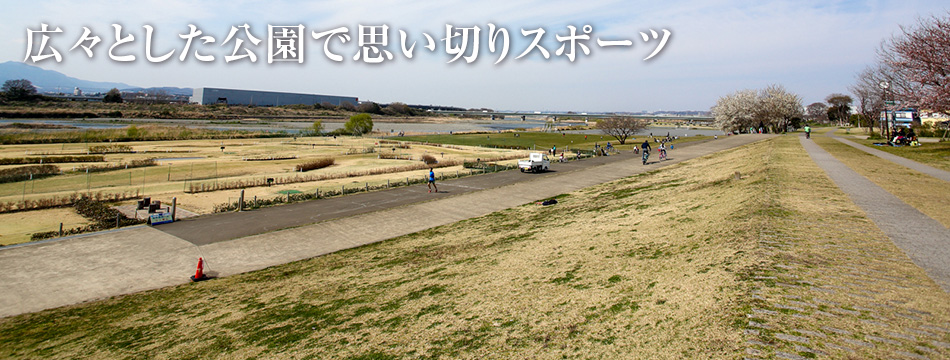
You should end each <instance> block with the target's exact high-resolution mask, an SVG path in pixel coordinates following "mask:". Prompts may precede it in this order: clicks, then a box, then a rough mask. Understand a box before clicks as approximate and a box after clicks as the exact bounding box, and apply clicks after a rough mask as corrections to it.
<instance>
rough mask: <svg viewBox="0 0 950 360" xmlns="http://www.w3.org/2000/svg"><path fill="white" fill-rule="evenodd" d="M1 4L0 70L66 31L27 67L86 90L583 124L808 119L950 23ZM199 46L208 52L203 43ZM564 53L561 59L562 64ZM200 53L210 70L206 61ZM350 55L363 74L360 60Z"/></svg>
mask: <svg viewBox="0 0 950 360" xmlns="http://www.w3.org/2000/svg"><path fill="white" fill-rule="evenodd" d="M2 1H3V8H4V11H3V12H2V14H0V62H5V61H24V58H27V51H28V50H32V52H31V55H36V54H37V51H39V50H40V46H39V43H40V40H41V38H42V35H43V34H40V33H35V34H34V35H33V45H32V49H27V45H28V41H27V39H28V36H27V33H28V32H27V30H28V29H29V30H34V31H36V30H40V29H41V24H44V23H45V24H48V25H49V30H53V29H56V28H57V27H58V28H60V29H61V30H62V32H60V33H48V34H47V35H49V36H50V40H49V42H48V44H47V46H48V47H52V48H53V49H56V50H58V51H59V52H60V54H61V56H62V60H61V61H58V62H57V61H56V60H55V58H53V57H50V58H47V59H44V60H40V61H36V62H34V61H32V59H29V58H27V59H26V63H28V64H31V65H35V66H40V67H42V68H44V69H49V70H56V71H59V72H62V73H64V74H66V75H68V76H72V77H76V78H80V79H84V80H93V81H114V82H123V83H126V84H130V85H133V86H141V87H157V86H175V87H191V88H196V87H222V88H237V89H255V90H270V91H285V92H301V93H313V94H326V95H343V96H356V97H358V98H359V99H360V100H369V101H375V102H378V103H390V102H404V103H408V104H437V105H448V106H459V107H465V108H482V107H485V108H492V109H496V110H523V111H529V110H531V111H578V112H609V111H663V110H708V109H709V107H710V106H712V105H714V104H715V102H716V100H717V99H718V98H719V97H720V96H724V95H727V94H730V93H732V92H735V91H737V90H742V89H758V88H764V87H766V86H768V85H770V84H779V85H783V86H784V87H785V88H786V89H787V90H789V91H791V92H793V93H796V94H799V95H800V96H801V97H802V101H803V104H805V105H807V104H810V103H812V102H816V101H822V100H823V99H824V98H825V97H826V96H827V95H829V94H831V93H836V92H840V93H847V91H848V90H847V89H848V86H849V85H850V84H851V83H853V82H854V76H855V74H857V73H858V72H859V71H861V70H862V69H864V68H865V67H866V66H868V65H871V64H873V63H874V60H875V50H876V49H877V48H878V47H880V44H881V42H882V41H883V40H885V39H887V38H890V37H891V36H894V35H896V34H899V33H900V31H901V26H912V25H913V24H915V23H916V21H917V19H918V18H920V17H929V16H932V15H939V16H947V14H948V10H950V5H948V4H947V2H946V0H939V1H930V0H920V1H915V0H906V1H891V0H879V1H858V0H843V1H835V0H787V1H784V0H783V1H770V0H760V1H727V0H670V1H664V2H658V1H639V0H633V1H631V0H586V1H564V0H527V1H517V0H513V1H494V0H491V1H468V0H442V1H393V0H386V1H384V0H372V1H362V0H331V1H322V0H308V1H292V0H284V1H280V0H277V1H252V0H231V1H184V0H161V1H151V0H140V1H122V0H110V1H100V0H87V1H63V0H47V1H42V2H25V1H11V0H2ZM114 24H118V25H121V26H122V37H125V36H128V35H129V34H131V35H133V36H134V37H135V39H134V40H133V41H132V42H130V43H126V44H121V45H120V46H116V47H115V50H114V54H115V55H117V56H118V55H134V56H135V57H136V59H135V60H134V61H131V62H119V61H115V60H113V59H111V58H110V56H109V51H110V47H112V46H113V45H114V44H115V43H116V35H115V29H114V27H113V25H114ZM244 24H248V25H249V29H250V32H251V35H253V36H254V37H255V38H257V39H260V40H261V42H260V43H259V45H257V46H254V45H251V44H250V41H249V40H250V39H249V38H247V37H246V36H245V35H243V30H242V31H240V32H239V33H238V34H239V35H238V37H237V38H238V39H242V40H244V44H243V45H242V50H240V52H239V54H241V53H243V51H244V50H243V49H247V50H249V51H251V52H253V53H255V55H256V56H257V61H256V62H251V61H249V58H244V59H241V60H235V61H233V62H226V61H225V59H224V56H225V55H231V53H232V52H233V51H234V50H235V43H236V42H235V41H234V39H232V40H231V41H230V42H228V43H224V42H225V38H226V37H227V36H228V33H229V32H230V30H231V28H232V27H236V26H242V25H244ZM489 24H494V25H495V27H496V30H497V29H498V28H504V29H506V30H507V33H508V34H509V39H510V41H509V50H508V52H507V55H506V57H505V58H504V59H502V60H501V62H500V63H498V64H496V61H498V60H499V58H500V55H501V52H502V51H501V45H502V44H503V41H502V40H501V39H503V37H502V36H500V35H499V36H498V37H497V38H496V42H495V43H496V44H497V46H498V47H496V48H495V49H494V51H491V49H490V48H489V35H490V31H489ZM145 25H150V26H151V27H152V28H153V29H154V34H153V36H152V41H151V53H152V55H153V56H160V55H164V54H166V53H168V52H170V51H174V53H173V54H172V56H171V57H169V58H168V59H167V60H165V61H162V62H150V61H148V59H147V58H146V56H145V54H146V41H145V39H146V32H145V28H144V26H145ZM189 25H194V26H195V28H196V29H197V30H200V31H201V32H202V34H201V35H199V36H197V37H195V38H194V40H193V41H192V44H191V47H190V49H189V51H188V53H187V55H186V59H185V60H184V61H181V60H180V59H179V56H181V55H182V51H183V49H184V48H185V43H186V40H185V39H183V38H182V35H187V34H189V33H190V28H189ZM268 25H273V26H297V25H303V26H304V31H303V34H302V35H304V36H303V39H302V40H303V51H301V52H300V54H302V55H303V62H302V63H298V62H293V61H291V62H281V61H274V62H272V63H268V61H267V55H268V53H269V52H270V51H269V50H268ZM382 25H387V26H388V32H387V41H386V42H387V44H386V46H384V47H382V48H383V49H385V50H388V51H389V52H391V53H392V60H385V61H383V62H381V63H376V64H371V63H367V62H365V61H364V60H365V58H363V56H362V54H363V53H362V52H361V50H360V49H361V47H360V45H359V44H358V40H359V36H358V35H359V28H360V26H365V27H367V28H369V27H380V26H382ZM447 25H451V26H452V29H453V32H457V31H459V30H458V28H474V27H478V28H479V30H480V32H479V36H478V38H479V45H478V49H479V51H478V55H477V57H476V58H475V60H474V61H472V62H471V63H468V62H466V60H465V59H464V58H459V59H457V60H455V61H451V60H452V59H453V57H454V55H451V54H449V53H448V48H449V47H454V46H458V44H459V43H460V37H455V38H453V39H452V43H451V44H450V45H451V46H446V41H445V38H446V37H447V34H448V32H447V30H446V27H447ZM569 25H572V26H574V27H575V28H576V29H577V30H576V35H584V34H585V33H584V30H585V26H587V25H589V26H590V28H588V29H589V30H591V31H590V33H589V37H590V39H589V40H578V41H577V43H580V44H586V45H587V46H588V48H589V50H590V54H589V55H586V54H584V53H583V52H582V50H581V48H580V46H575V47H574V48H575V53H576V57H575V59H574V61H570V60H569V59H568V58H567V56H565V55H566V53H567V52H568V51H567V50H569V49H570V48H571V46H569V45H570V44H569V43H570V41H564V42H560V41H558V40H557V39H556V36H562V37H566V36H568V35H569V34H570V30H569V28H568V26H569ZM83 27H86V28H89V29H90V30H91V32H92V35H90V36H98V37H99V38H100V39H101V40H102V41H101V42H100V43H98V44H97V45H95V46H93V47H92V52H93V56H92V57H91V58H90V57H88V56H87V55H86V54H85V53H84V52H83V50H82V49H81V48H79V47H77V48H75V49H73V50H70V48H73V46H74V45H75V44H76V43H77V41H78V40H80V39H81V37H82V35H83ZM341 27H343V28H346V29H347V30H348V35H349V41H347V42H342V41H341V37H340V36H335V37H332V38H331V37H330V36H325V37H322V38H320V39H319V40H318V39H314V37H313V35H312V34H313V33H314V32H316V33H321V32H325V31H330V30H334V29H338V28H341ZM537 29H543V30H544V32H545V33H544V34H543V36H542V38H541V39H542V40H541V41H540V42H539V44H538V45H539V46H540V47H542V48H544V49H546V50H547V51H548V52H549V58H547V59H546V58H544V57H543V56H542V55H541V52H540V51H539V50H538V49H533V50H531V52H529V53H528V54H527V55H525V56H523V57H521V58H517V57H518V56H519V55H521V54H522V52H524V51H525V50H526V49H529V48H531V46H530V45H531V43H532V41H533V39H534V36H535V35H533V34H529V35H527V36H525V35H523V34H522V32H523V31H534V30H537ZM400 30H401V31H403V32H405V33H406V35H407V40H406V46H407V47H408V46H411V45H412V44H413V43H415V48H414V49H413V52H412V55H413V56H412V58H411V59H410V58H407V56H406V55H405V54H404V53H403V50H402V48H403V45H402V41H401V37H400ZM651 30H653V31H656V33H657V36H656V38H654V37H653V34H652V32H651ZM663 30H667V31H668V32H669V37H668V39H667V41H666V43H665V44H663V47H662V48H660V51H659V53H657V55H656V56H654V57H653V58H650V59H649V60H644V59H645V58H647V57H648V56H649V55H650V54H651V53H652V52H653V51H655V49H657V48H658V46H659V45H660V42H661V40H662V38H663V36H664V31H663ZM497 33H498V32H497V31H496V34H497ZM425 34H428V35H429V36H430V37H431V38H432V39H433V43H434V45H435V49H434V50H432V51H430V50H429V49H426V48H425V46H426V45H427V42H428V41H427V40H426V38H425ZM469 34H470V37H471V34H472V32H471V31H469ZM202 36H211V37H212V38H213V39H214V42H213V43H211V44H204V43H203V42H202V40H201V37H202ZM643 36H646V38H647V40H646V41H645V40H644V38H643ZM186 37H187V36H186ZM328 38H330V43H329V51H330V52H331V53H333V54H337V55H340V56H342V58H343V60H342V61H339V62H336V61H332V60H330V58H329V57H328V55H327V54H325V52H324V45H325V43H326V40H327V39H328ZM598 39H600V40H604V41H620V40H629V42H630V43H631V45H630V46H600V45H598V43H597V40H598ZM377 42H379V38H377ZM223 43H224V44H223ZM85 45H88V42H87V43H85ZM561 45H565V53H562V55H560V56H559V55H557V54H556V52H557V50H558V48H559V47H561ZM379 47H380V46H378V45H377V48H379ZM473 47H474V45H473V43H472V40H471V38H470V39H469V42H468V44H467V51H466V52H465V53H464V56H470V55H471V51H472V48H473ZM196 51H197V52H198V54H199V55H213V56H214V57H215V59H214V60H213V61H209V62H202V61H199V60H198V59H197V57H196V56H195V52H196ZM45 53H49V49H45V50H44V54H45ZM357 53H360V54H361V58H360V60H354V56H355V55H356V54H357ZM370 54H371V55H373V53H370ZM278 58H279V56H278ZM450 61H451V62H450Z"/></svg>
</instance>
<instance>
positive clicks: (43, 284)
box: [0, 135, 770, 316]
mask: <svg viewBox="0 0 950 360" xmlns="http://www.w3.org/2000/svg"><path fill="white" fill-rule="evenodd" d="M769 137H770V136H768V135H742V136H731V137H727V138H723V139H719V140H714V141H709V142H706V143H702V144H696V145H691V146H684V147H677V148H676V150H675V151H671V152H670V158H669V160H667V161H664V162H662V163H661V162H658V161H653V162H651V164H648V165H646V166H643V165H641V164H640V158H639V157H638V156H633V155H632V154H627V155H625V156H615V157H608V158H601V159H595V160H590V161H591V163H588V164H587V165H583V166H585V168H584V169H583V171H579V170H580V169H577V170H576V171H570V168H569V166H567V165H571V166H582V164H583V162H578V163H574V164H573V165H572V164H558V165H559V167H554V169H555V170H559V169H560V170H559V171H556V172H552V173H551V174H549V175H546V176H534V175H529V174H521V173H518V172H516V171H512V172H510V173H503V174H499V175H498V179H499V180H498V182H497V183H495V182H492V180H491V178H488V177H486V178H482V177H481V176H478V177H474V178H471V179H462V180H461V181H459V182H456V183H452V182H445V183H444V184H442V185H441V186H443V187H441V188H440V189H445V191H447V193H445V194H438V195H436V196H432V197H430V196H429V195H430V194H428V193H425V192H424V189H425V187H424V185H421V186H415V187H411V188H407V189H398V190H396V191H397V193H390V192H388V191H387V192H380V193H378V194H366V195H367V196H381V195H382V196H385V195H386V194H387V193H388V194H391V195H390V196H392V197H393V198H400V197H402V198H413V199H415V202H413V201H405V202H400V201H394V202H391V203H390V204H389V208H385V209H383V208H370V207H369V206H368V204H369V203H368V202H366V201H363V200H366V199H363V200H358V199H360V198H358V197H343V198H340V200H339V202H340V204H341V206H342V205H345V204H346V203H349V206H352V208H356V209H363V211H355V212H353V213H346V210H342V209H344V208H345V207H341V208H330V207H328V204H329V203H328V202H322V201H316V202H313V204H309V206H314V207H315V208H306V206H308V205H300V206H303V207H304V208H305V209H304V208H297V209H301V210H300V211H298V212H299V213H300V214H292V213H288V212H286V210H282V209H279V208H278V209H276V210H271V211H270V212H269V213H266V214H269V215H268V216H267V217H266V218H264V217H261V218H258V217H257V216H255V215H257V214H260V215H263V214H265V212H263V211H260V212H249V213H247V214H240V215H241V216H240V217H235V218H233V219H228V217H209V220H201V221H202V222H201V223H200V226H197V227H195V228H194V229H195V230H194V231H201V232H202V234H209V235H207V237H205V238H204V239H209V240H211V241H200V240H202V238H201V237H198V238H197V239H198V240H196V238H195V237H193V236H192V237H191V239H192V241H194V242H190V241H187V240H184V239H182V238H180V237H177V236H174V235H172V234H170V233H169V232H172V231H169V232H164V231H161V230H159V229H156V228H151V227H134V228H130V229H127V230H121V231H113V232H107V233H96V234H89V235H85V236H77V237H73V238H68V239H65V240H61V241H54V242H46V243H41V244H36V245H33V246H21V247H16V248H10V249H3V250H0V284H2V291H0V316H10V315H15V314H21V313H28V312H34V311H39V310H42V309H47V308H53V307H59V306H63V305H68V304H74V303H78V302H83V301H90V300H95V299H100V298H105V297H110V296H116V295H122V294H129V293H134V292H139V291H144V290H149V289H156V288H161V287H165V286H170V285H176V284H182V283H186V282H188V281H189V280H188V276H189V275H190V274H193V273H194V271H195V265H196V262H197V258H198V257H199V256H202V257H204V258H205V260H206V266H207V270H208V272H209V273H210V274H212V275H216V276H227V275H232V274H237V273H243V272H248V271H253V270H258V269H263V268H266V267H270V266H274V265H279V264H284V263H288V262H292V261H297V260H302V259H307V258H311V257H315V256H320V255H324V254H328V253H332V252H335V251H339V250H343V249H347V248H352V247H358V246H362V245H366V244H371V243H375V242H379V241H383V240H386V239H390V238H393V237H396V236H400V235H405V234H410V233H414V232H417V231H421V230H425V229H429V228H432V227H435V226H440V225H444V224H449V223H453V222H456V221H460V220H464V219H469V218H473V217H477V216H482V215H485V214H490V213H492V212H495V211H499V210H503V209H507V208H510V207H514V206H519V205H522V204H525V203H529V202H532V201H535V200H539V199H544V198H549V197H553V196H556V195H559V194H563V193H567V192H571V191H574V190H577V189H582V188H585V187H589V186H592V185H596V184H600V183H604V182H608V181H612V180H616V179H620V178H623V177H627V176H632V175H635V174H638V173H642V172H646V171H652V170H656V169H658V168H661V167H664V166H669V165H673V164H676V163H679V162H682V161H686V160H689V159H693V158H696V157H700V156H704V155H708V154H712V153H715V152H718V151H722V150H726V149H730V148H734V147H737V146H742V145H746V144H749V143H752V142H755V141H759V140H764V139H767V138H769ZM599 161H604V163H598V162H599ZM607 161H609V162H607ZM588 165H589V166H588ZM560 166H563V167H560ZM510 177H515V178H517V179H529V180H528V181H521V182H515V183H512V182H511V181H510V179H508V178H510ZM506 179H507V180H506ZM479 182H486V183H479ZM463 189H467V190H471V191H470V192H467V193H464V194H463V193H462V192H463ZM482 189H485V190H482ZM399 191H401V193H399ZM456 194H458V195H456ZM433 197H435V199H434V200H431V199H432V198H433ZM420 199H425V200H431V201H424V202H419V201H420ZM287 209H291V208H287ZM318 211H319V212H321V213H327V214H334V213H335V214H337V215H338V216H337V218H335V219H332V220H327V221H323V220H325V219H317V218H312V216H314V213H316V212H318ZM354 214H356V215H354ZM340 216H342V217H340ZM285 217H299V219H302V220H301V221H302V222H297V223H296V225H304V224H307V223H313V222H316V221H322V222H319V223H315V224H312V225H304V226H297V227H292V228H286V227H287V226H294V224H291V225H286V224H278V221H283V219H284V218H285ZM196 221H197V220H196ZM195 224H198V223H195ZM245 224H246V226H247V228H252V229H255V230H251V231H247V232H245V234H246V233H255V234H257V235H252V236H245V237H241V238H238V239H235V240H230V241H224V240H227V239H228V238H232V237H231V236H223V237H222V238H223V239H211V236H212V235H214V234H217V233H229V234H232V235H233V234H236V233H240V232H241V229H239V227H242V226H244V225H245ZM262 225H263V226H264V227H267V228H265V229H264V231H265V232H263V233H261V231H260V228H261V226H262ZM280 228H286V229H283V230H277V229H280ZM274 230H277V231H274ZM266 231H270V232H266ZM186 232H187V231H186ZM232 232H233V233H232ZM237 236H242V235H240V234H238V235H237ZM197 244H201V245H197Z"/></svg>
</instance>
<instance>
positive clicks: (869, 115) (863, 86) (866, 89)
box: [849, 67, 884, 134]
mask: <svg viewBox="0 0 950 360" xmlns="http://www.w3.org/2000/svg"><path fill="white" fill-rule="evenodd" d="M881 82H882V77H881V70H880V68H877V67H868V68H866V69H864V70H863V71H861V72H860V73H858V76H857V79H856V81H855V83H854V84H853V85H851V86H850V87H849V90H851V94H852V95H854V98H855V101H856V102H857V103H856V109H855V110H857V112H858V114H861V115H862V116H863V117H864V119H865V121H867V123H866V124H859V126H867V128H868V131H867V132H868V133H869V134H870V133H872V132H874V124H875V119H878V118H879V117H880V115H881V113H882V112H883V111H884V89H882V88H881Z"/></svg>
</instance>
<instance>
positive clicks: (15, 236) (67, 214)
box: [0, 207, 90, 245]
mask: <svg viewBox="0 0 950 360" xmlns="http://www.w3.org/2000/svg"><path fill="white" fill-rule="evenodd" d="M0 223H2V224H4V226H3V227H4V232H3V235H0V245H13V244H19V243H23V242H27V241H30V234H32V233H38V232H44V231H54V230H59V223H63V229H66V230H69V229H72V228H76V227H81V226H86V225H88V224H89V223H90V221H89V220H87V219H86V218H84V217H82V216H80V215H79V214H77V213H76V211H75V210H73V208H71V207H68V208H58V209H47V210H38V211H30V212H16V213H8V214H0Z"/></svg>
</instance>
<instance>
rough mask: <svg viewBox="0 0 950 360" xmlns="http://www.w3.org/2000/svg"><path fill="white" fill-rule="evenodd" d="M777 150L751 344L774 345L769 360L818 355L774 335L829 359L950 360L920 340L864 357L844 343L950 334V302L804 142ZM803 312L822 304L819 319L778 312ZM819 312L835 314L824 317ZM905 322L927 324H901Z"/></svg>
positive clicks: (788, 141) (786, 141) (863, 350)
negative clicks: (932, 330)
mask: <svg viewBox="0 0 950 360" xmlns="http://www.w3.org/2000/svg"><path fill="white" fill-rule="evenodd" d="M812 139H816V138H815V137H812ZM820 139H821V137H818V140H816V141H822V140H820ZM828 140H829V141H831V142H833V143H838V142H837V141H835V140H831V139H828ZM775 142H776V147H775V149H776V152H775V154H774V156H773V157H772V164H773V165H772V166H771V167H772V171H770V172H769V175H768V176H769V177H770V185H769V189H770V190H769V191H770V192H772V193H774V194H775V196H774V197H773V199H774V200H775V203H774V204H773V206H772V208H773V209H774V210H773V211H774V212H775V215H776V216H772V217H771V220H770V221H771V223H772V224H771V225H772V226H770V227H767V228H763V229H761V230H760V233H761V235H760V242H761V243H762V244H763V245H764V246H763V247H762V248H760V249H759V250H758V251H759V252H760V254H762V255H765V259H764V261H762V262H761V263H760V264H759V266H757V271H756V272H754V273H752V274H750V275H755V276H759V277H760V278H759V279H756V280H754V281H755V282H756V283H757V285H756V290H755V292H754V293H755V294H756V296H758V299H756V300H753V303H752V304H751V307H750V308H748V309H746V311H747V313H748V314H749V315H750V318H748V319H743V322H742V324H743V327H746V328H748V329H749V330H752V331H756V332H760V335H759V336H750V339H754V340H755V341H761V342H763V343H766V344H768V345H769V347H760V346H755V348H756V349H758V350H760V351H764V354H763V355H761V356H762V357H763V358H768V357H769V356H772V357H775V356H776V354H777V352H778V351H781V352H784V353H786V354H796V355H802V356H811V357H813V356H815V355H816V353H812V352H807V351H803V350H802V347H801V346H800V345H802V344H801V343H793V342H788V341H784V340H780V339H777V338H776V337H775V333H784V334H793V335H796V336H803V337H806V338H810V343H809V344H807V346H808V347H810V348H813V349H817V350H818V351H823V352H824V353H825V354H826V355H825V356H828V357H829V358H853V359H858V358H861V359H872V358H873V359H883V358H895V357H896V358H907V355H904V354H898V353H895V350H899V351H904V353H905V354H906V353H910V354H918V355H926V357H929V358H942V357H941V356H943V357H944V358H945V356H946V355H948V353H947V352H946V351H944V352H943V355H940V354H941V353H940V352H939V350H940V349H939V348H936V347H933V346H932V345H930V344H929V343H928V342H927V341H925V338H923V337H920V336H919V335H918V341H916V342H913V343H904V342H903V341H902V343H901V344H900V346H891V345H890V344H880V343H879V344H877V346H870V347H861V346H854V345H851V344H849V343H846V342H844V341H843V340H841V339H842V338H845V339H848V340H861V341H867V342H872V341H871V340H867V339H866V338H865V335H871V336H879V337H887V336H888V335H887V334H888V332H899V333H905V334H914V333H913V332H911V331H912V330H909V329H912V328H919V326H921V325H925V324H936V325H938V326H947V324H950V301H948V296H947V294H946V293H945V292H943V291H942V290H941V289H940V288H939V287H938V286H937V285H936V284H935V283H934V282H933V281H932V280H931V279H930V278H928V277H927V275H926V274H925V273H924V271H923V270H922V269H921V268H920V267H918V266H916V265H914V264H913V263H912V262H911V261H910V260H909V259H908V258H907V256H906V255H904V254H903V252H902V251H901V249H899V248H898V247H897V246H895V245H894V243H893V242H892V241H891V240H890V239H889V238H888V237H887V236H886V235H884V234H883V233H882V232H881V231H880V230H879V229H878V228H877V226H875V224H874V223H873V222H871V221H870V220H869V219H867V218H866V217H865V215H864V212H863V211H862V210H861V209H860V208H858V207H857V206H856V205H855V204H854V203H853V202H851V200H850V199H849V197H848V196H847V195H846V194H844V193H843V192H841V190H840V189H838V187H837V186H836V185H835V184H834V183H833V182H832V181H831V180H830V179H829V178H828V177H827V175H826V174H825V173H824V171H823V170H821V169H820V168H819V167H818V166H817V165H816V164H815V163H813V162H812V161H811V160H810V158H809V157H808V155H807V153H805V151H804V150H803V149H802V148H801V146H800V144H799V143H798V139H797V138H796V137H782V138H778V139H776V140H775ZM842 146H845V147H847V148H850V147H848V146H847V145H842ZM837 155H838V154H836V156H837ZM839 159H840V158H839ZM890 279H893V280H896V281H891V280H890ZM779 283H782V285H779ZM788 284H795V285H796V286H791V285H788ZM816 289H817V290H816ZM818 290H821V291H818ZM789 301H797V302H798V304H791V303H790V302H789ZM802 302H804V303H810V304H814V305H816V306H817V309H813V308H808V307H805V308H806V311H805V312H799V311H793V310H787V309H782V308H778V307H776V306H775V305H776V304H782V303H784V304H785V305H793V306H796V307H801V305H799V304H800V303H802ZM829 304H835V305H829ZM836 307H840V308H843V309H847V310H850V311H858V312H860V315H857V316H847V315H842V314H841V313H840V312H836V311H835V310H833V309H832V308H836ZM752 308H758V309H766V310H771V311H775V312H777V314H776V315H774V316H767V315H762V314H761V313H754V312H752V311H751V309H752ZM908 309H912V310H908ZM817 310H822V311H825V312H826V313H827V312H830V313H835V314H834V315H821V314H817ZM898 312H900V313H904V314H911V315H913V316H914V317H918V316H919V317H920V318H921V319H920V320H919V321H918V320H911V319H909V318H905V317H901V316H896V315H894V313H898ZM923 313H927V314H929V315H923ZM914 314H916V315H914ZM749 320H752V321H756V322H759V323H764V324H765V326H767V327H768V328H761V327H757V326H750V325H749V324H748V321H749ZM880 324H883V327H882V326H880ZM829 327H831V328H835V329H840V330H845V331H849V332H851V333H850V334H849V335H839V334H835V333H833V332H829V331H828V330H826V329H827V328H829ZM802 330H804V331H810V332H813V333H819V334H824V335H823V336H824V337H814V336H810V335H806V334H805V333H804V332H802ZM948 340H950V334H943V340H942V341H944V342H946V341H948ZM835 344H836V345H839V346H845V347H847V348H852V349H854V350H855V351H856V352H846V351H841V350H840V349H838V348H835V347H834V345H835ZM920 345H926V346H925V347H928V348H931V349H932V351H937V352H935V353H934V354H936V355H934V354H930V353H925V352H920V350H918V349H917V348H915V346H920ZM818 357H819V358H820V357H821V356H820V354H819V356H818Z"/></svg>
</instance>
